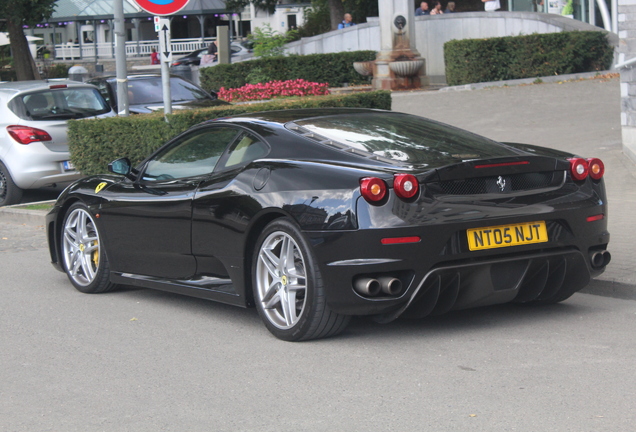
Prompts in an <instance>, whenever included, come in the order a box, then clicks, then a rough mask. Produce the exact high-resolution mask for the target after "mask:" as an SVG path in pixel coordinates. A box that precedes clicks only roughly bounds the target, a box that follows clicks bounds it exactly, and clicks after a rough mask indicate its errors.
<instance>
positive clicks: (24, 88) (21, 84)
mask: <svg viewBox="0 0 636 432" xmlns="http://www.w3.org/2000/svg"><path fill="white" fill-rule="evenodd" d="M56 85H66V86H67V87H93V85H92V84H87V83H82V82H79V81H71V80H41V81H10V82H3V83H0V90H5V91H13V92H28V91H32V90H45V89H49V88H50V87H51V86H56Z"/></svg>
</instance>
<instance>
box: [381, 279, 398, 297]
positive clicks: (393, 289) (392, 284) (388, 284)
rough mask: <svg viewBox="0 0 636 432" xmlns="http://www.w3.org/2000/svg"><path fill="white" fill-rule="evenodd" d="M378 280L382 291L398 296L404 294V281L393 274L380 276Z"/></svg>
mask: <svg viewBox="0 0 636 432" xmlns="http://www.w3.org/2000/svg"><path fill="white" fill-rule="evenodd" d="M378 282H379V283H380V285H381V286H382V292H383V293H384V294H387V295H390V296H398V295H400V294H402V281H400V280H399V279H398V278H394V277H391V276H382V277H379V278H378Z"/></svg>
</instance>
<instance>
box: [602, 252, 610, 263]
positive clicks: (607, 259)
mask: <svg viewBox="0 0 636 432" xmlns="http://www.w3.org/2000/svg"><path fill="white" fill-rule="evenodd" d="M611 260H612V254H610V253H609V252H608V251H605V252H603V265H604V266H606V265H608V264H609V263H610V261H611Z"/></svg>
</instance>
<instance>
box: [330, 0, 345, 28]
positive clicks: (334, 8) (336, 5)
mask: <svg viewBox="0 0 636 432" xmlns="http://www.w3.org/2000/svg"><path fill="white" fill-rule="evenodd" d="M344 14H345V10H344V5H343V4H342V0H329V16H330V18H331V30H336V29H337V28H338V24H340V23H341V22H342V20H343V19H344Z"/></svg>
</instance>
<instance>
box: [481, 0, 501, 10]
mask: <svg viewBox="0 0 636 432" xmlns="http://www.w3.org/2000/svg"><path fill="white" fill-rule="evenodd" d="M481 1H482V2H483V3H484V10H485V11H486V12H494V11H496V10H498V9H500V8H501V4H500V3H499V0H481Z"/></svg>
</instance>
